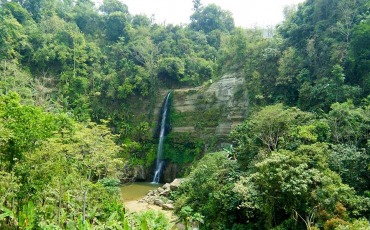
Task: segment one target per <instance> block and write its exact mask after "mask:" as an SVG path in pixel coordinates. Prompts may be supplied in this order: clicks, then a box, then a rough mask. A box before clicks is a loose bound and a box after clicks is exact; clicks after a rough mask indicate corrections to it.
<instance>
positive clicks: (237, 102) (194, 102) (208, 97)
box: [172, 74, 248, 138]
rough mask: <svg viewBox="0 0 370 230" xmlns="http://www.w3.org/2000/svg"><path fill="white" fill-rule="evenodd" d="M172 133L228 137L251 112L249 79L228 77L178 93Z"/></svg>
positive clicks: (180, 90)
mask: <svg viewBox="0 0 370 230" xmlns="http://www.w3.org/2000/svg"><path fill="white" fill-rule="evenodd" d="M173 109H174V110H175V111H174V113H175V116H176V118H174V119H173V121H174V122H173V123H172V132H198V131H202V132H203V133H206V134H211V135H216V136H218V137H221V138H222V137H226V136H227V135H228V134H229V133H230V131H231V130H232V129H233V128H234V127H235V126H236V125H238V124H240V123H241V122H242V121H243V120H244V119H245V116H246V113H247V110H248V98H247V92H246V86H245V80H244V78H243V77H241V76H239V75H238V74H228V75H225V76H223V77H222V78H221V79H220V80H218V81H216V82H214V83H209V84H208V85H206V86H202V87H197V88H189V89H177V90H175V91H174V100H173Z"/></svg>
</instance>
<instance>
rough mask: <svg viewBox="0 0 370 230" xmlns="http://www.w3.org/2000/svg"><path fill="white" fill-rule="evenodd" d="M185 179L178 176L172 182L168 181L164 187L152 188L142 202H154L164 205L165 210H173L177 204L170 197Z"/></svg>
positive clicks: (160, 205)
mask: <svg viewBox="0 0 370 230" xmlns="http://www.w3.org/2000/svg"><path fill="white" fill-rule="evenodd" d="M183 181H184V179H180V178H177V179H175V180H174V181H173V182H171V183H166V184H164V185H163V186H162V187H159V188H157V189H156V190H151V191H149V192H148V194H147V195H146V196H145V197H144V198H142V199H141V200H139V202H141V203H148V204H154V205H157V206H159V207H162V209H164V210H173V209H175V206H174V204H173V200H170V199H169V198H168V197H169V195H170V194H171V192H172V191H175V190H177V189H178V188H179V186H180V184H181V183H182V182H183Z"/></svg>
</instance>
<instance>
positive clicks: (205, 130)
mask: <svg viewBox="0 0 370 230" xmlns="http://www.w3.org/2000/svg"><path fill="white" fill-rule="evenodd" d="M167 93H168V90H165V91H162V92H161V93H160V95H159V98H160V99H158V100H157V103H156V105H155V107H156V109H155V112H154V115H155V117H159V113H160V108H161V105H162V101H163V98H165V96H166V94H167ZM161 97H162V98H161ZM248 104H249V103H248V97H247V91H246V84H245V80H244V78H243V77H242V76H240V75H238V74H228V75H224V76H223V77H222V78H221V79H219V80H217V81H215V82H208V84H206V85H204V86H201V87H195V88H187V89H175V90H173V98H172V106H171V112H170V124H171V131H170V133H169V134H168V135H167V136H166V139H165V144H164V152H163V154H164V155H163V159H164V160H165V162H166V163H165V167H164V169H163V170H164V171H163V177H162V181H164V182H169V181H172V180H173V179H174V178H176V177H178V176H182V175H183V174H184V172H185V170H186V169H187V168H188V166H189V165H190V164H191V163H192V162H193V161H194V160H195V159H199V158H200V157H201V156H202V155H203V154H204V152H211V151H219V150H220V148H221V147H223V146H224V145H225V144H226V143H230V141H229V140H228V136H229V134H230V132H231V131H232V130H233V129H234V127H235V126H237V125H238V124H240V123H242V122H243V121H244V119H245V117H246V114H247V111H248Z"/></svg>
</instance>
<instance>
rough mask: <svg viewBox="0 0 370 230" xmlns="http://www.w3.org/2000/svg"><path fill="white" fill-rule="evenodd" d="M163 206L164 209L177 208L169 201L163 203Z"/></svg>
mask: <svg viewBox="0 0 370 230" xmlns="http://www.w3.org/2000/svg"><path fill="white" fill-rule="evenodd" d="M162 208H163V209H164V210H174V209H175V207H174V206H173V204H169V203H167V204H163V205H162Z"/></svg>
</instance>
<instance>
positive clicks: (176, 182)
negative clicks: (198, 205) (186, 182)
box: [170, 178, 183, 191]
mask: <svg viewBox="0 0 370 230" xmlns="http://www.w3.org/2000/svg"><path fill="white" fill-rule="evenodd" d="M182 182H183V179H180V178H177V179H175V180H174V181H172V183H171V184H170V189H171V190H172V191H174V190H176V189H178V188H179V186H180V184H181V183H182Z"/></svg>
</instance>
